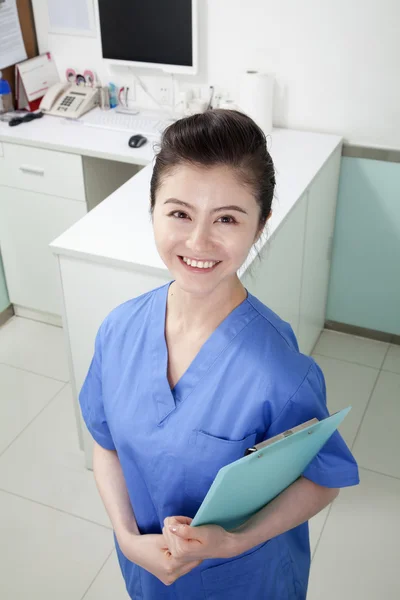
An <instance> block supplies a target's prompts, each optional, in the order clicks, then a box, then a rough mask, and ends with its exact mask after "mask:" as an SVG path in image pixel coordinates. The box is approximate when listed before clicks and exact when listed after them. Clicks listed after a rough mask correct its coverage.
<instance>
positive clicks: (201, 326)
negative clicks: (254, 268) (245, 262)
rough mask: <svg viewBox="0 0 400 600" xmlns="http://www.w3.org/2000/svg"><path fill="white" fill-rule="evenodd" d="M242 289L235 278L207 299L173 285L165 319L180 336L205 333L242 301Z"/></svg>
mask: <svg viewBox="0 0 400 600" xmlns="http://www.w3.org/2000/svg"><path fill="white" fill-rule="evenodd" d="M246 296H247V293H246V289H245V288H244V286H243V284H242V283H241V282H240V280H239V278H238V277H237V276H236V275H235V276H234V278H232V279H231V280H229V281H224V282H222V283H221V284H220V285H219V286H218V287H217V288H216V289H215V290H213V291H212V292H211V293H210V294H207V295H204V296H203V295H202V296H198V295H194V294H190V293H189V292H186V291H185V290H183V289H182V288H180V287H179V286H178V284H177V282H176V281H174V282H173V283H172V284H171V285H170V288H169V294H168V303H167V318H168V321H169V324H170V325H172V327H173V329H174V330H175V331H179V332H180V333H184V334H190V333H202V332H204V333H207V332H208V330H210V329H211V330H212V329H215V327H217V326H218V324H219V323H220V322H221V321H222V320H223V319H224V318H225V317H226V316H227V315H228V314H229V313H230V312H232V310H234V309H235V308H236V307H237V306H238V305H239V304H241V303H242V302H243V300H245V298H246Z"/></svg>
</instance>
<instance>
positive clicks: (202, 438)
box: [79, 284, 359, 600]
mask: <svg viewBox="0 0 400 600" xmlns="http://www.w3.org/2000/svg"><path fill="white" fill-rule="evenodd" d="M169 285H170V284H167V285H164V286H162V287H160V288H158V289H156V290H153V291H151V292H149V293H146V294H144V295H142V296H140V297H138V298H134V299H132V300H129V301H128V302H125V303H124V304H122V305H120V306H118V307H117V308H116V309H114V310H113V311H112V312H111V313H110V314H109V315H108V317H107V318H106V319H105V320H104V322H103V323H102V325H101V327H100V329H99V331H98V334H97V337H96V343H95V353H94V356H93V359H92V362H91V365H90V368H89V372H88V374H87V377H86V380H85V382H84V385H83V387H82V390H81V393H80V397H79V399H80V404H81V409H82V414H83V418H84V420H85V422H86V424H87V427H88V429H89V431H90V432H91V434H92V436H93V438H94V439H95V440H96V441H97V443H98V444H100V445H101V446H103V447H104V448H107V449H109V450H116V451H117V453H118V456H119V460H120V463H121V466H122V469H123V473H124V476H125V480H126V485H127V489H128V493H129V497H130V500H131V503H132V507H133V510H134V513H135V517H136V521H137V524H138V527H139V530H140V532H141V534H148V533H161V531H162V527H163V522H164V519H165V517H169V516H174V515H185V516H188V517H194V515H195V513H196V511H197V509H198V508H199V506H200V504H201V502H202V500H203V499H204V497H205V495H206V493H207V491H208V489H209V487H210V486H211V483H212V481H213V479H214V477H215V476H216V474H217V472H218V470H219V469H220V468H221V467H222V466H224V465H226V464H228V463H230V462H232V461H234V460H236V459H239V458H241V457H242V456H243V454H244V452H245V450H246V448H248V447H250V446H253V445H254V444H255V443H259V442H261V441H263V440H265V439H268V438H270V437H272V436H274V435H277V434H278V433H281V432H283V431H285V430H287V429H290V428H292V427H295V426H296V425H299V424H300V423H302V422H304V421H307V420H308V419H311V418H313V417H317V418H318V419H323V418H325V417H327V416H328V414H329V413H328V410H327V407H326V391H325V382H324V377H323V374H322V372H321V370H320V368H319V367H318V365H317V364H316V363H315V361H314V360H313V359H312V358H310V357H309V356H305V355H303V354H301V353H300V352H299V350H298V345H297V341H296V338H295V335H294V333H293V331H292V329H291V327H290V325H289V324H288V323H286V322H284V321H282V319H280V318H279V317H278V316H277V315H276V314H275V313H274V312H272V311H271V310H270V309H269V308H267V307H266V306H265V305H264V304H262V303H261V302H260V301H259V300H258V299H257V298H255V297H254V296H253V295H251V294H248V297H247V298H246V299H245V300H244V301H243V302H242V303H241V304H240V305H239V306H237V307H236V308H235V309H234V310H233V311H232V312H231V313H230V314H229V315H228V316H227V317H226V318H225V319H224V321H223V322H222V323H221V324H220V325H219V326H218V327H217V329H216V330H215V331H214V332H213V333H212V334H211V336H210V338H209V339H208V340H207V341H206V342H205V344H204V345H203V346H202V348H201V349H200V351H199V353H198V354H197V356H196V357H195V359H194V360H193V362H192V363H191V365H190V366H189V368H188V369H187V371H186V372H185V373H184V375H183V376H182V377H181V379H180V380H179V381H178V383H177V384H176V386H175V387H174V388H173V389H172V390H171V389H170V386H169V383H168V379H167V359H168V356H167V345H166V341H165V333H164V332H165V315H166V304H167V296H168V288H169ZM304 476H305V477H307V478H308V479H311V480H312V481H314V482H315V483H318V484H320V485H322V486H326V487H335V488H340V487H344V486H349V485H355V484H357V483H358V482H359V476H358V469H357V464H356V462H355V460H354V458H353V456H352V454H351V452H350V451H349V449H348V447H347V446H346V444H345V442H344V441H343V439H342V437H341V436H340V434H339V433H338V432H336V433H335V434H334V435H333V436H332V437H331V438H330V439H329V441H328V442H327V443H326V444H325V446H324V447H323V449H322V450H321V451H320V452H319V454H318V455H317V456H316V458H315V459H314V460H313V461H312V462H311V464H310V465H309V466H308V467H307V469H306V470H305V471H304ZM114 537H115V536H114ZM115 542H116V549H117V553H118V558H119V562H120V566H121V570H122V574H123V576H124V579H125V582H126V587H127V590H128V593H129V595H130V596H131V598H134V599H135V600H163V599H165V600H167V599H168V600H188V599H189V598H190V600H203V599H208V600H226V598H229V599H230V600H243V598H246V600H263V599H268V600H286V599H290V600H292V599H296V600H300V599H305V597H306V591H307V583H308V575H309V567H310V546H309V534H308V523H304V524H303V525H300V526H299V527H295V528H294V529H292V530H290V531H288V532H286V533H284V534H282V535H279V536H277V537H275V538H273V539H271V540H269V541H267V542H266V543H264V544H261V545H259V546H256V547H255V548H252V549H251V550H249V551H247V552H245V553H244V554H241V555H240V556H238V557H234V558H233V559H213V560H205V561H203V562H202V563H201V564H200V565H199V566H198V567H197V568H196V569H194V570H193V571H191V572H190V573H188V574H187V575H184V576H183V577H181V578H180V579H178V580H177V581H176V582H175V583H174V584H173V585H171V586H165V585H164V584H163V583H161V582H160V581H159V580H158V579H157V578H156V577H154V576H153V575H152V574H150V573H149V572H148V571H146V570H145V569H142V568H141V567H139V566H137V565H135V564H133V563H132V562H130V561H129V560H128V559H127V558H126V557H125V556H124V555H123V554H122V552H121V550H120V548H119V547H118V543H117V540H116V539H115Z"/></svg>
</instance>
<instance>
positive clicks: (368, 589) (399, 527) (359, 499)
mask: <svg viewBox="0 0 400 600" xmlns="http://www.w3.org/2000/svg"><path fill="white" fill-rule="evenodd" d="M360 476H361V483H360V485H359V486H355V487H351V488H345V489H343V490H342V491H341V492H340V495H339V497H338V498H337V499H336V500H335V502H334V504H333V506H332V510H331V512H330V514H329V517H328V520H327V522H326V525H325V528H324V531H323V534H322V537H321V540H320V542H319V544H318V548H317V551H316V553H315V556H314V559H313V561H312V565H311V576H310V585H309V592H308V595H307V600H321V599H322V598H323V600H338V598H341V599H343V600H377V599H378V598H379V599H380V598H382V599H383V598H384V600H398V599H399V598H400V579H399V577H398V571H399V538H400V511H399V506H400V480H398V479H394V478H392V477H386V476H385V475H380V474H378V473H371V472H370V471H365V470H363V469H362V470H361V473H360Z"/></svg>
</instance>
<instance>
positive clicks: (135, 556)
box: [120, 534, 202, 585]
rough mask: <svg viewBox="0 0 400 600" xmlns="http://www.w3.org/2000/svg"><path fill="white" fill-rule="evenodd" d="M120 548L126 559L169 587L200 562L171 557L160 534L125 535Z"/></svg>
mask: <svg viewBox="0 0 400 600" xmlns="http://www.w3.org/2000/svg"><path fill="white" fill-rule="evenodd" d="M120 548H121V550H122V552H123V554H124V555H125V556H126V558H128V559H129V560H130V561H131V562H134V563H135V564H137V565H139V567H143V569H146V571H149V573H152V574H153V575H154V576H155V577H157V579H159V580H160V581H161V582H162V583H163V584H164V585H171V584H172V583H174V582H175V581H176V580H177V579H179V577H182V575H186V573H189V572H190V571H191V570H192V569H194V568H195V567H197V566H198V565H199V564H200V563H201V562H202V561H201V560H191V561H183V560H182V559H179V558H175V557H173V556H172V554H171V552H170V551H169V549H168V545H167V543H166V540H165V538H164V536H163V535H161V534H148V535H133V534H130V535H127V536H125V537H124V539H123V540H121V543H120Z"/></svg>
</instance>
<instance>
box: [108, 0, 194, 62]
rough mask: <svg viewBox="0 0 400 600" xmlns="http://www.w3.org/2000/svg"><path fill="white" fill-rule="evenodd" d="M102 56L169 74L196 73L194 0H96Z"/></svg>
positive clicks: (109, 60)
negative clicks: (97, 3)
mask: <svg viewBox="0 0 400 600" xmlns="http://www.w3.org/2000/svg"><path fill="white" fill-rule="evenodd" d="M98 2H99V17H100V32H101V45H102V53H103V58H104V59H105V60H106V61H107V62H111V63H112V64H119V65H127V66H132V67H151V68H157V69H162V70H163V71H166V72H168V73H185V74H195V73H196V72H197V54H198V51H197V43H198V42H197V40H198V32H197V25H198V18H197V0H98Z"/></svg>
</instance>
